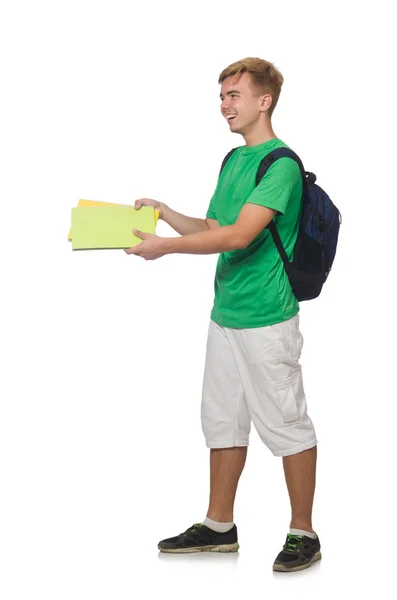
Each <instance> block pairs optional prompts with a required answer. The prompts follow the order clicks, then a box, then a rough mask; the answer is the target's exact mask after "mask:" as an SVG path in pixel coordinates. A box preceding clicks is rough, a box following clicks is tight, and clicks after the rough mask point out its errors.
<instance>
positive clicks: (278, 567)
mask: <svg viewBox="0 0 397 600" xmlns="http://www.w3.org/2000/svg"><path fill="white" fill-rule="evenodd" d="M317 560H321V552H320V551H318V552H316V554H315V555H314V556H313V558H312V559H311V561H310V562H308V563H307V564H306V565H299V566H298V567H292V569H290V568H288V567H285V566H284V565H277V564H274V565H273V571H282V572H284V573H288V572H292V571H302V570H303V569H308V568H309V567H310V566H311V565H312V564H313V563H315V562H316V561H317Z"/></svg>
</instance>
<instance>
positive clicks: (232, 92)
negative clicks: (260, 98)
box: [219, 90, 240, 98]
mask: <svg viewBox="0 0 397 600" xmlns="http://www.w3.org/2000/svg"><path fill="white" fill-rule="evenodd" d="M239 93H240V92H239V91H238V90H229V91H228V92H227V93H226V96H229V94H239ZM222 96H223V94H222V93H221V94H219V97H220V98H222Z"/></svg>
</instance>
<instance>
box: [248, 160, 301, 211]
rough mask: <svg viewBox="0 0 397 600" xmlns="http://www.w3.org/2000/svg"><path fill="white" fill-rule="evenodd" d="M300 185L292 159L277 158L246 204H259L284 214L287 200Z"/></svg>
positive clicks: (297, 167)
mask: <svg viewBox="0 0 397 600" xmlns="http://www.w3.org/2000/svg"><path fill="white" fill-rule="evenodd" d="M300 184H301V185H302V175H301V172H300V169H299V166H298V164H297V163H296V162H295V161H294V160H293V159H292V158H287V157H283V158H279V159H278V160H277V161H276V162H275V163H274V164H272V166H271V167H269V169H268V170H267V172H266V174H265V176H264V177H263V178H262V180H261V181H260V183H259V185H257V186H256V188H255V189H254V191H253V192H252V194H251V195H250V196H249V197H248V198H247V200H246V203H250V204H259V205H260V206H264V207H266V208H271V209H272V210H276V211H277V212H278V213H279V214H281V215H283V214H285V211H286V210H287V206H288V202H289V199H290V198H291V195H292V192H293V191H294V190H295V189H296V186H298V185H300Z"/></svg>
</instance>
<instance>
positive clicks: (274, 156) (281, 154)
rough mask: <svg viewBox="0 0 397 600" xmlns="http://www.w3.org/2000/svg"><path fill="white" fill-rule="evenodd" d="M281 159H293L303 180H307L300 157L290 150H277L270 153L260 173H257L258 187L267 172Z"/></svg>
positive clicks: (259, 169) (261, 165)
mask: <svg viewBox="0 0 397 600" xmlns="http://www.w3.org/2000/svg"><path fill="white" fill-rule="evenodd" d="M280 158H292V159H293V160H294V161H295V162H297V163H298V166H299V169H300V172H301V174H302V177H303V179H305V178H306V174H305V169H304V167H303V164H302V161H301V159H300V158H299V156H298V155H297V154H295V152H293V151H292V150H290V149H289V148H276V150H273V152H270V154H268V155H267V156H265V158H264V159H262V161H261V163H260V165H259V168H258V171H257V173H256V185H258V184H259V182H260V181H261V179H262V178H263V176H264V175H265V173H266V171H267V170H268V169H269V168H270V167H271V166H272V164H273V163H275V162H276V160H279V159H280Z"/></svg>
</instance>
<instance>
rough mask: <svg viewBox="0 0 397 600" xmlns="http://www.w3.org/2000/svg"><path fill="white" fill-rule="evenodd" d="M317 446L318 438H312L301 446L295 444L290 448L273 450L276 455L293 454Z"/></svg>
mask: <svg viewBox="0 0 397 600" xmlns="http://www.w3.org/2000/svg"><path fill="white" fill-rule="evenodd" d="M314 446H317V440H316V439H315V440H312V441H310V442H306V443H305V444H299V446H294V448H291V449H290V450H277V451H276V452H273V454H274V456H291V455H292V454H298V453H299V452H303V451H304V450H310V448H314Z"/></svg>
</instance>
